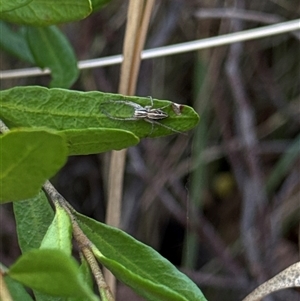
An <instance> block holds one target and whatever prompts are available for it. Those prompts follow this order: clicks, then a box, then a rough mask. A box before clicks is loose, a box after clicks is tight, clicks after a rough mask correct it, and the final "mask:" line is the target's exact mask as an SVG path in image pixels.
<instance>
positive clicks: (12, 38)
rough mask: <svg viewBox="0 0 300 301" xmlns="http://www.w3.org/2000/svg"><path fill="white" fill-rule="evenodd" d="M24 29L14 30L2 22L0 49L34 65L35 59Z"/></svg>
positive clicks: (0, 23)
mask: <svg viewBox="0 0 300 301" xmlns="http://www.w3.org/2000/svg"><path fill="white" fill-rule="evenodd" d="M24 29H25V28H24V27H22V28H21V29H19V30H18V31H16V30H12V29H11V28H10V27H9V26H8V24H6V23H4V22H1V21H0V32H1V34H0V47H1V48H2V49H3V50H5V51H6V52H8V53H9V54H11V55H14V56H16V57H18V58H19V59H21V60H23V61H26V62H29V63H32V64H34V58H33V56H32V54H31V51H30V49H29V47H28V43H27V40H26V38H25V34H24Z"/></svg>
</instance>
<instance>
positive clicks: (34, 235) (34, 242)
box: [13, 191, 54, 253]
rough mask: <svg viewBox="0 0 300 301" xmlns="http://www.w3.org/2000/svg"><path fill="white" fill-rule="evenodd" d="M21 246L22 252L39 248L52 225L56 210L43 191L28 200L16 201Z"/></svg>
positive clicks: (14, 205) (15, 208)
mask: <svg viewBox="0 0 300 301" xmlns="http://www.w3.org/2000/svg"><path fill="white" fill-rule="evenodd" d="M13 207H14V215H15V219H16V225H17V234H18V241H19V246H20V248H21V251H22V253H24V252H26V251H29V250H31V249H37V248H39V247H40V245H41V241H42V240H43V237H44V236H45V234H46V232H47V230H48V227H49V226H50V224H51V222H52V220H53V218H54V212H53V209H52V207H51V206H50V204H49V202H48V200H47V198H46V196H45V194H44V192H43V191H40V192H39V194H38V195H37V196H36V197H34V198H32V199H28V200H24V201H19V202H14V203H13Z"/></svg>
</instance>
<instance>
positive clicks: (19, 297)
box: [4, 276, 33, 301]
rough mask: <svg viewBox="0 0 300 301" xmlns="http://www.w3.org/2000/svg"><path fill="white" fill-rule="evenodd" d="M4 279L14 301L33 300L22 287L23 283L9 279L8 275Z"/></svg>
mask: <svg viewBox="0 0 300 301" xmlns="http://www.w3.org/2000/svg"><path fill="white" fill-rule="evenodd" d="M4 281H5V283H6V286H7V288H8V290H9V292H10V295H11V297H12V300H14V301H33V299H32V298H31V297H30V295H29V294H28V293H27V292H26V290H25V288H24V287H23V285H22V284H21V283H19V282H17V281H15V280H13V279H11V278H10V277H9V276H5V277H4Z"/></svg>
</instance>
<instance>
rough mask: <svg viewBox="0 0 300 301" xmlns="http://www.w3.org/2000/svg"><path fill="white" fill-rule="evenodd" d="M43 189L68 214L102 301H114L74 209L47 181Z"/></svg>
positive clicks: (90, 243)
mask: <svg viewBox="0 0 300 301" xmlns="http://www.w3.org/2000/svg"><path fill="white" fill-rule="evenodd" d="M43 189H44V191H45V192H46V194H47V195H48V196H49V198H50V200H51V201H52V202H53V203H55V204H58V205H59V206H60V207H62V208H63V209H64V210H65V211H66V212H67V213H68V215H69V217H70V220H71V223H72V226H73V235H74V238H75V240H76V242H77V244H78V247H79V249H80V251H81V252H82V254H83V255H84V256H85V259H86V260H87V262H88V263H89V266H90V268H91V271H92V273H93V275H94V278H95V281H96V283H97V286H98V289H99V292H100V295H101V296H102V297H103V299H104V300H109V301H114V300H115V299H114V297H113V294H112V293H111V291H110V288H109V286H108V285H107V284H106V282H105V280H104V277H103V275H102V272H101V270H100V268H99V265H98V262H97V260H96V259H95V256H94V254H93V252H92V251H91V247H92V245H93V244H92V242H91V241H90V240H89V239H88V238H87V236H86V235H85V234H84V233H83V231H82V230H81V229H80V227H79V225H78V223H77V220H76V217H75V216H74V214H73V213H74V211H75V210H74V208H73V207H72V206H71V205H70V204H69V203H68V202H67V201H66V200H65V198H64V197H63V196H62V195H61V194H60V193H59V192H58V191H57V190H56V189H55V188H54V186H53V185H52V184H51V183H50V182H49V181H46V183H45V184H44V185H43Z"/></svg>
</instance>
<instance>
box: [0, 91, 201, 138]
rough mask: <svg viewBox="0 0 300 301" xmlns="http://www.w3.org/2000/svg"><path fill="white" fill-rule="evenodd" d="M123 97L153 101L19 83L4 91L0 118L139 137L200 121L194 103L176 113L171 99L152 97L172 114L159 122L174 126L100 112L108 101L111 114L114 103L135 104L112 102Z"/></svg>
mask: <svg viewBox="0 0 300 301" xmlns="http://www.w3.org/2000/svg"><path fill="white" fill-rule="evenodd" d="M120 100H128V101H131V102H134V103H138V104H140V105H142V106H147V105H150V103H151V102H150V99H149V98H148V97H133V96H132V97H129V96H123V95H119V94H110V93H102V92H98V91H93V92H79V91H70V90H64V89H47V88H44V87H16V88H13V89H9V90H4V91H2V92H1V101H0V105H1V112H0V118H2V119H3V121H4V122H5V123H6V124H7V125H8V126H10V127H16V126H28V127H40V126H47V127H50V128H53V129H57V130H67V129H87V128H117V129H123V130H127V131H130V132H132V133H134V134H135V135H136V136H137V137H139V138H143V137H152V138H154V137H159V136H166V135H170V134H174V130H175V131H178V132H185V131H188V130H190V129H192V128H193V127H194V126H195V125H196V124H197V123H198V121H199V116H198V114H197V113H196V112H195V111H194V110H193V109H192V108H191V107H188V106H182V110H181V114H180V115H177V114H176V113H175V112H174V111H173V109H172V103H171V102H169V101H162V100H153V102H154V107H155V108H161V107H165V108H164V109H163V111H164V112H166V113H167V114H168V115H169V117H168V118H166V119H164V120H162V121H159V122H158V123H161V124H163V125H165V126H168V127H170V128H172V129H173V130H171V129H168V128H165V127H163V126H161V125H159V124H154V125H152V124H150V123H149V122H146V121H145V120H138V121H137V120H113V119H111V118H110V117H108V116H107V114H106V113H105V112H103V110H102V112H101V109H100V105H101V106H102V107H103V105H105V106H106V105H109V109H110V111H109V113H110V114H114V112H113V111H112V109H113V108H114V106H115V110H118V111H120V110H126V112H127V110H128V109H131V110H132V107H130V106H126V105H125V106H124V105H120V103H119V102H117V103H116V104H115V105H114V104H113V101H120ZM129 114H130V112H129ZM131 114H132V111H131ZM128 117H132V115H131V116H128Z"/></svg>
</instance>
